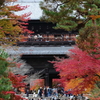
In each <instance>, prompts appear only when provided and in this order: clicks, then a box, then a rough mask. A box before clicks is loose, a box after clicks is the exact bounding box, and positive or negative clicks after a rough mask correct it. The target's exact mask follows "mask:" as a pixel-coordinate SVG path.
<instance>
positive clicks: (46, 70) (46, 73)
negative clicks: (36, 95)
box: [44, 68, 49, 86]
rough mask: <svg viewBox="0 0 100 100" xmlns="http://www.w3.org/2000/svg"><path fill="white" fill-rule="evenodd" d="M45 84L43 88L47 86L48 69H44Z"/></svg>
mask: <svg viewBox="0 0 100 100" xmlns="http://www.w3.org/2000/svg"><path fill="white" fill-rule="evenodd" d="M44 77H45V82H44V85H45V86H49V69H48V68H45V76H44Z"/></svg>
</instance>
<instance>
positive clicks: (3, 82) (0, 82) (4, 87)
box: [0, 77, 12, 100]
mask: <svg viewBox="0 0 100 100" xmlns="http://www.w3.org/2000/svg"><path fill="white" fill-rule="evenodd" d="M0 86H1V87H0V98H4V99H6V100H8V99H9V98H10V94H7V95H6V94H3V93H2V92H6V91H9V90H11V89H12V86H11V82H10V80H9V79H8V78H5V77H1V78H0Z"/></svg>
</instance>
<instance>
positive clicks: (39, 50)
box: [6, 46, 73, 55]
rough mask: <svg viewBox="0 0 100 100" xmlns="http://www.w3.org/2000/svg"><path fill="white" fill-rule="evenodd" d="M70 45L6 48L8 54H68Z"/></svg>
mask: <svg viewBox="0 0 100 100" xmlns="http://www.w3.org/2000/svg"><path fill="white" fill-rule="evenodd" d="M72 48H73V47H71V46H68V47H67V46H66V47H65V46H60V47H33V46H32V47H18V48H17V49H13V48H10V49H7V50H6V51H7V52H8V54H11V55H21V54H23V55H62V54H68V53H69V49H72Z"/></svg>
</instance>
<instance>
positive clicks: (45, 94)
mask: <svg viewBox="0 0 100 100" xmlns="http://www.w3.org/2000/svg"><path fill="white" fill-rule="evenodd" d="M44 96H45V97H47V96H48V93H47V87H44Z"/></svg>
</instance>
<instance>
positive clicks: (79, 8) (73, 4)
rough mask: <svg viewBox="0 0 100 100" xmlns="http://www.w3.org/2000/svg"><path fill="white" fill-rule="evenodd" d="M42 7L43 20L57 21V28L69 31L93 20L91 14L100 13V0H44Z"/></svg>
mask: <svg viewBox="0 0 100 100" xmlns="http://www.w3.org/2000/svg"><path fill="white" fill-rule="evenodd" d="M40 7H41V9H42V10H43V16H42V17H41V20H44V21H48V22H53V23H57V25H56V27H55V29H59V28H60V29H64V30H68V31H69V30H75V29H77V30H79V29H81V28H83V27H84V26H85V24H86V23H88V22H89V21H90V20H91V18H90V17H89V16H90V15H98V14H100V0H44V2H41V3H40ZM99 24H100V23H99Z"/></svg>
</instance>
